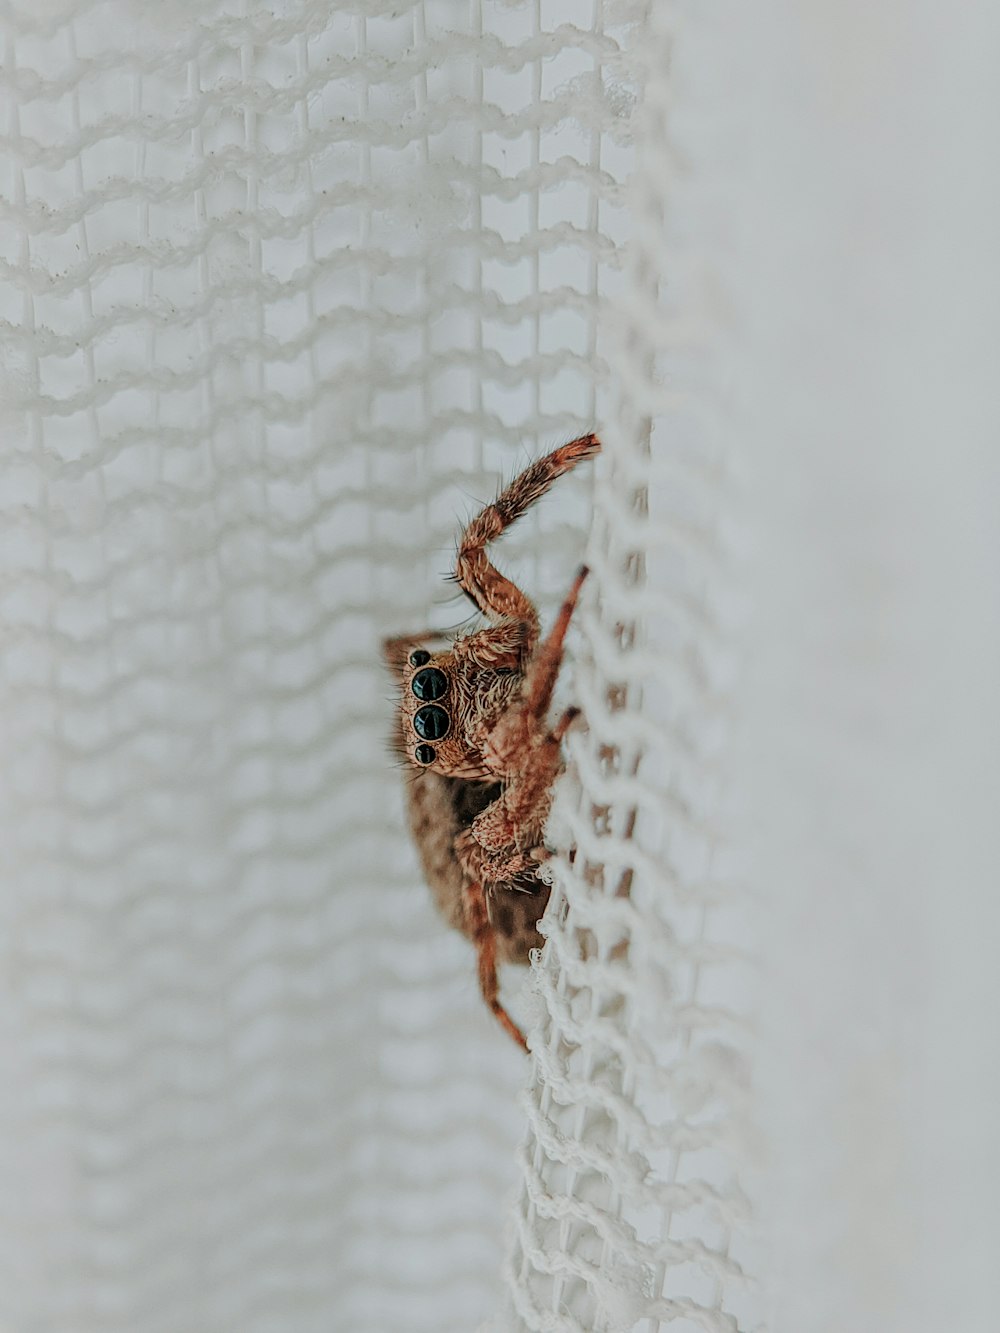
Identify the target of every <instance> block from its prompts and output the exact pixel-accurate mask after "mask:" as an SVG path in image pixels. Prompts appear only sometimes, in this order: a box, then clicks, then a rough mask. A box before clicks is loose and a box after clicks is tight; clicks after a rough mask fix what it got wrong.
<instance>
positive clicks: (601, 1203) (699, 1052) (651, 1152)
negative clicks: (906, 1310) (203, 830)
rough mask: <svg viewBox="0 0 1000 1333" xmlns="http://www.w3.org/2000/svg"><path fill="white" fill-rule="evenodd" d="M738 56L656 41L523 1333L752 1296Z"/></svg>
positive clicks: (531, 1095)
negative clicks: (728, 370) (720, 298)
mask: <svg viewBox="0 0 1000 1333" xmlns="http://www.w3.org/2000/svg"><path fill="white" fill-rule="evenodd" d="M716 21H717V20H716ZM708 31H709V33H710V34H712V26H711V21H710V22H709V26H708ZM712 49H713V48H712V44H711V42H706V40H705V34H704V25H702V24H699V23H698V22H697V21H695V20H693V21H692V22H690V23H689V24H687V25H686V26H685V28H684V30H683V31H682V33H681V34H680V35H678V34H676V33H675V23H674V16H673V14H672V13H671V12H670V11H668V10H667V9H666V8H663V9H657V10H654V11H653V12H652V13H651V14H650V16H649V20H648V22H647V24H646V25H645V26H644V28H643V29H642V32H641V35H640V36H639V40H638V42H637V44H636V48H635V56H636V67H637V74H638V77H639V79H640V83H641V86H642V88H643V93H644V96H643V104H642V108H641V111H640V112H639V115H638V118H637V136H638V144H637V153H638V159H637V165H636V171H635V174H634V176H633V178H632V179H631V180H630V183H629V193H628V199H629V204H630V209H631V220H632V223H633V226H634V228H635V239H634V243H633V244H632V246H631V247H630V254H629V261H628V266H627V276H626V282H625V285H624V289H623V291H622V293H621V296H620V299H619V301H618V303H617V306H616V311H615V315H616V318H615V321H614V322H615V332H614V335H613V347H614V351H613V357H612V365H613V372H614V383H615V385H616V388H617V394H616V399H615V401H614V403H613V404H612V405H611V407H610V410H609V420H608V423H607V426H606V429H605V440H606V454H607V465H608V467H607V476H606V481H605V482H604V483H603V484H602V485H601V487H600V488H599V493H598V497H597V501H596V512H595V518H594V524H593V528H592V532H591V540H590V543H589V545H588V550H587V559H588V562H589V563H590V565H591V566H592V569H593V585H592V588H591V594H592V595H591V597H590V599H589V600H588V601H587V603H586V606H585V608H584V610H583V611H582V612H581V613H580V622H581V624H582V626H583V632H584V635H585V638H586V650H585V652H584V653H583V655H582V659H581V662H580V666H579V668H578V671H577V673H576V690H577V694H578V697H579V699H580V702H581V704H582V705H583V708H584V711H585V714H586V717H587V722H588V730H587V733H586V735H583V736H580V735H576V736H573V737H572V738H571V740H570V742H569V746H568V748H569V752H570V755H571V760H570V767H569V773H568V775H567V779H566V781H565V783H564V784H563V786H562V788H561V792H560V802H559V805H558V807H557V809H556V810H555V811H554V814H553V819H552V821H551V833H552V836H553V838H554V840H555V841H556V842H557V843H558V844H559V845H562V846H566V847H573V848H575V849H576V850H575V858H574V860H573V862H572V864H569V863H568V862H567V861H566V860H563V861H562V862H561V863H559V865H558V869H557V874H556V890H555V894H554V898H553V903H552V904H551V906H550V910H549V913H548V917H547V922H546V927H545V928H544V929H545V930H546V933H547V934H548V946H547V949H546V951H545V954H544V957H543V959H542V962H541V965H540V967H539V969H538V970H537V973H536V976H535V978H534V981H535V987H536V990H537V994H538V999H539V1001H540V1003H539V1004H538V1022H537V1025H536V1027H535V1028H534V1030H533V1033H532V1036H531V1039H530V1040H531V1044H532V1048H533V1057H534V1069H533V1075H534V1077H533V1081H532V1083H531V1085H530V1087H529V1090H528V1093H527V1096H526V1098H525V1106H526V1110H527V1115H528V1134H527V1140H526V1142H525V1144H524V1145H523V1147H522V1149H521V1154H520V1164H521V1171H522V1187H521V1196H520V1200H519V1204H518V1207H517V1209H516V1214H515V1228H514V1241H513V1251H512V1255H511V1258H510V1262H509V1264H508V1269H507V1278H508V1284H509V1290H508V1299H509V1306H508V1313H507V1316H506V1320H507V1322H505V1323H503V1324H502V1325H500V1326H501V1327H503V1328H507V1327H516V1328H518V1329H520V1328H524V1329H531V1330H542V1329H559V1330H561V1331H562V1330H565V1333H591V1331H592V1330H593V1331H597V1330H600V1331H601V1333H606V1331H608V1330H615V1331H616V1333H617V1331H619V1330H620V1331H621V1333H624V1331H625V1330H628V1329H632V1328H642V1329H643V1330H647V1329H649V1330H653V1329H658V1328H661V1327H668V1326H669V1327H670V1328H672V1329H673V1328H678V1329H685V1330H686V1329H692V1330H693V1329H709V1330H725V1329H733V1328H734V1327H736V1322H735V1321H736V1317H737V1316H741V1317H746V1318H750V1317H751V1313H752V1311H751V1305H750V1301H749V1290H748V1284H747V1279H746V1275H745V1273H744V1269H743V1266H742V1262H741V1260H742V1259H743V1256H744V1253H745V1251H746V1245H745V1237H744V1235H743V1233H744V1232H745V1230H746V1226H747V1223H748V1221H749V1203H748V1200H747V1196H746V1192H745V1189H744V1187H743V1185H742V1183H741V1173H742V1169H743V1166H744V1159H745V1156H746V1146H747V1145H746V1140H747V1129H748V1125H747V1119H746V1101H747V1093H748V1074H749V1071H748V1050H747V1039H746V1032H747V1009H746V982H747V963H748V958H747V950H748V941H749V940H750V939H751V938H752V935H751V932H750V931H749V929H748V927H747V923H746V921H745V920H743V919H741V904H742V902H743V901H744V900H745V897H746V894H745V889H744V887H743V885H742V884H740V883H739V882H738V881H737V880H736V878H735V876H734V874H733V872H732V869H731V866H730V865H729V863H728V862H729V857H728V848H727V839H726V835H725V803H724V775H725V771H726V764H725V752H726V738H727V732H728V728H729V721H730V718H731V713H732V706H731V699H730V691H731V682H732V678H733V665H734V660H733V651H732V648H731V645H730V642H729V640H730V639H731V637H732V624H731V622H732V619H733V613H732V600H733V598H732V591H731V588H730V583H731V576H730V575H729V573H728V569H727V566H728V564H729V548H730V546H731V544H732V536H731V532H730V529H731V527H732V519H731V516H730V513H729V511H730V508H731V499H730V491H731V489H732V482H731V479H730V475H729V474H730V460H729V458H728V456H727V455H728V448H727V440H728V438H729V437H728V436H727V433H726V431H725V430H724V424H725V408H726V403H725V396H724V384H723V383H722V382H721V376H720V369H719V367H720V362H719V345H720V343H721V344H723V345H724V343H725V330H724V327H723V326H722V323H721V321H720V319H719V317H718V314H717V312H716V310H715V309H713V299H712V298H713V296H715V295H716V294H717V292H718V290H719V279H720V275H721V268H720V263H719V256H718V253H717V252H715V251H713V248H712V245H711V244H710V243H709V242H717V238H718V236H719V233H720V229H721V231H722V232H723V234H724V232H725V225H726V214H725V211H724V208H725V205H726V204H727V203H728V198H727V196H726V194H725V192H724V191H723V192H722V193H721V195H720V188H719V181H718V179H717V178H716V176H715V174H714V173H713V172H712V171H711V169H710V167H709V168H707V169H706V166H705V164H704V163H703V164H701V169H700V170H699V171H698V172H697V173H695V172H692V171H690V170H687V171H686V170H685V169H684V167H683V165H681V164H682V163H683V160H684V157H685V154H686V153H690V150H691V149H692V147H694V148H699V147H702V146H703V145H705V144H706V143H711V142H712V140H713V137H715V138H717V137H718V131H717V126H716V124H715V122H716V121H717V120H718V113H717V111H716V112H713V110H712V101H711V97H712V96H714V95H715V94H716V93H717V90H718V86H719V83H720V82H724V77H720V71H719V70H718V68H717V67H715V65H714V64H712V63H709V62H705V63H704V64H701V63H700V62H702V61H703V60H704V57H705V56H706V55H707V54H708V53H709V52H710V51H711V50H712ZM725 49H726V48H725V44H724V43H718V42H716V44H715V52H716V53H718V52H723V53H724V52H725ZM668 69H669V70H670V72H671V78H670V79H668V78H667V77H666V71H667V70H668ZM675 80H676V81H677V82H678V83H679V85H680V86H681V87H683V88H684V90H685V98H684V103H685V105H684V110H685V113H686V115H685V119H684V121H683V128H681V129H680V130H678V129H676V128H675V127H674V124H673V114H672V113H673V102H674V97H673V84H674V81H675ZM692 156H693V155H692ZM688 160H691V157H689V159H688ZM667 182H669V183H670V195H669V201H668V197H667V191H666V189H665V185H666V183H667ZM680 219H683V222H680V221H679V220H680ZM706 237H707V238H709V240H708V241H707V240H706ZM668 385H669V387H668ZM741 1326H743V1327H749V1326H750V1325H749V1324H741Z"/></svg>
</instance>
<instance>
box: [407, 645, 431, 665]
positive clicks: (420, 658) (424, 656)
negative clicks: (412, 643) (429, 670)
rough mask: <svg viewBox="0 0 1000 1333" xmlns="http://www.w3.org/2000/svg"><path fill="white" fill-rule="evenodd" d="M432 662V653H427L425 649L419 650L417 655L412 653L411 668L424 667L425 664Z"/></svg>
mask: <svg viewBox="0 0 1000 1333" xmlns="http://www.w3.org/2000/svg"><path fill="white" fill-rule="evenodd" d="M430 660H431V655H430V653H427V652H425V651H424V650H423V648H418V649H417V651H416V652H415V653H410V666H423V664H424V663H425V662H429V661H430Z"/></svg>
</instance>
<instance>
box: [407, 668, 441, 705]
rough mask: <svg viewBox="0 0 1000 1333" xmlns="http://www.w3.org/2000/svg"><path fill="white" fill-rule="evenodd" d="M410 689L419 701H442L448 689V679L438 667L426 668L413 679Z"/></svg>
mask: <svg viewBox="0 0 1000 1333" xmlns="http://www.w3.org/2000/svg"><path fill="white" fill-rule="evenodd" d="M410 689H411V690H412V691H413V693H414V694H415V695H416V696H417V698H418V699H440V698H441V696H442V694H444V693H446V691H447V689H448V677H447V676H446V675H445V674H444V672H443V671H439V670H438V669H437V667H425V668H424V670H423V671H418V672H417V674H416V675H415V676H414V677H413V680H412V681H411V682H410Z"/></svg>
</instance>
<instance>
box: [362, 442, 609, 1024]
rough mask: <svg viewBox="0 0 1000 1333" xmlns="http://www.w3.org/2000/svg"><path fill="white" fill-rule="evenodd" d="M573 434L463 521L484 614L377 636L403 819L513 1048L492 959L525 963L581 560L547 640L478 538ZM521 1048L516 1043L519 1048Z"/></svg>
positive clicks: (516, 505)
mask: <svg viewBox="0 0 1000 1333" xmlns="http://www.w3.org/2000/svg"><path fill="white" fill-rule="evenodd" d="M600 447H601V446H600V442H599V441H598V439H597V437H596V436H595V435H584V436H582V437H581V438H580V439H578V440H574V441H573V442H572V443H571V444H565V445H563V446H562V447H561V448H559V449H555V450H554V451H553V452H552V453H550V454H548V455H547V456H546V457H545V458H540V459H538V461H537V462H535V463H532V464H531V465H530V466H529V467H527V468H526V469H525V470H524V471H523V472H522V473H521V474H520V476H519V477H516V478H515V479H514V481H512V482H511V484H510V485H509V486H508V487H507V488H506V489H505V490H503V491H502V492H501V493H500V495H498V496H497V498H496V500H495V501H494V502H493V503H492V504H489V505H487V506H486V508H485V509H484V510H483V511H482V512H481V513H480V514H479V515H478V516H477V517H476V518H474V519H473V520H472V522H471V523H470V524H469V526H468V527H467V528H466V529H465V532H464V533H463V534H462V539H461V541H460V542H459V546H458V558H457V562H456V567H455V579H456V581H457V582H458V584H459V586H460V587H461V588H462V591H463V592H464V593H465V594H466V596H467V597H469V598H470V599H471V600H472V602H473V603H474V604H475V606H476V607H477V608H478V610H479V611H481V612H482V614H483V615H484V616H485V617H486V619H487V621H488V622H489V624H488V625H487V626H486V627H485V628H484V629H480V630H477V631H476V632H474V633H471V634H467V635H464V636H463V637H461V638H458V639H456V640H454V642H452V643H450V644H449V645H448V647H447V648H446V649H443V650H441V651H439V652H430V651H428V649H427V648H425V647H424V646H423V644H424V643H426V642H432V641H433V640H434V639H435V638H440V637H441V636H440V635H435V634H433V633H432V632H430V631H427V632H425V633H421V634H410V635H401V636H399V637H397V638H392V639H387V640H386V642H385V644H384V646H383V651H384V654H385V658H386V660H387V662H388V663H389V666H390V668H391V669H392V671H393V672H394V674H395V675H396V677H397V679H398V682H399V684H400V687H401V694H400V707H399V714H398V717H397V725H396V734H395V744H396V748H397V749H398V750H399V752H400V753H401V754H402V755H403V756H404V757H405V759H406V760H407V761H408V763H409V765H410V766H411V768H412V770H413V772H412V781H411V783H410V787H409V816H410V828H411V831H412V833H413V837H414V840H415V842H416V845H417V849H418V851H419V853H420V857H421V860H422V862H423V868H424V873H425V874H426V876H427V879H428V882H429V884H430V886H431V888H432V890H433V892H434V895H435V898H436V901H437V904H438V907H439V908H440V909H441V912H442V914H443V915H444V917H445V918H446V920H447V921H448V922H449V924H450V925H452V926H455V927H456V928H457V929H459V930H461V931H462V933H463V934H465V935H467V936H468V937H469V939H470V940H471V941H472V943H473V945H474V946H475V949H476V954H477V957H478V962H479V984H480V987H481V989H482V993H483V998H484V999H485V1001H486V1003H487V1004H488V1005H489V1007H490V1009H491V1010H492V1011H493V1013H494V1014H495V1015H496V1016H497V1018H498V1019H499V1021H500V1023H501V1024H502V1025H503V1026H504V1028H506V1030H507V1031H508V1032H509V1033H510V1035H511V1036H512V1037H513V1038H514V1040H515V1041H516V1042H518V1043H519V1045H521V1046H522V1047H525V1040H524V1036H523V1034H522V1033H521V1031H520V1029H519V1028H518V1027H517V1025H516V1024H515V1023H514V1021H513V1019H512V1018H511V1017H510V1015H509V1014H508V1013H507V1011H506V1009H504V1007H503V1005H502V1004H501V1003H500V999H499V987H498V982H497V963H498V961H499V962H522V963H523V962H527V958H528V952H529V950H530V949H531V948H533V947H535V946H536V945H538V944H540V942H541V940H540V937H539V935H538V933H537V930H536V926H537V923H538V921H539V920H540V919H541V916H542V913H543V912H544V911H545V906H546V903H547V902H548V896H549V889H548V885H546V884H545V883H544V882H543V881H542V880H541V879H540V878H539V875H538V867H539V863H540V862H541V861H543V860H544V859H545V857H546V856H547V851H546V848H545V846H544V843H543V830H544V826H545V820H546V818H547V817H548V813H549V807H550V805H551V803H552V784H553V782H554V781H555V778H556V776H557V774H558V773H559V770H560V768H561V764H562V756H561V741H562V738H563V736H564V735H565V733H566V730H567V728H568V727H569V726H570V724H571V723H572V721H573V719H574V718H575V717H576V716H577V714H578V712H579V709H576V708H570V709H567V710H566V712H564V713H563V715H562V717H561V718H560V719H559V720H558V721H557V722H556V724H555V726H554V727H552V728H550V727H549V725H548V722H547V714H548V711H549V706H550V704H551V701H552V692H553V689H554V688H555V683H556V678H557V676H558V674H559V667H560V664H561V662H562V652H563V639H564V638H565V636H566V630H567V628H568V627H569V622H570V617H571V616H572V614H573V608H574V607H575V606H576V601H577V597H578V596H579V592H580V588H581V586H582V584H583V580H584V578H585V577H586V574H587V571H586V569H581V570H580V572H579V573H578V574H577V576H576V579H575V580H574V582H573V586H572V587H571V588H570V590H569V594H568V595H567V597H566V600H565V601H564V602H563V604H562V607H561V608H560V610H559V614H558V615H557V617H556V621H555V624H554V625H553V627H552V629H551V630H550V631H549V634H548V637H547V638H546V639H544V640H540V636H541V627H540V624H539V619H538V612H537V610H536V609H535V607H534V605H533V604H532V602H531V601H530V599H529V598H528V597H526V596H525V594H524V593H523V592H522V591H521V590H520V588H517V587H516V586H515V585H514V584H513V583H511V581H510V580H509V579H507V578H505V577H504V576H503V574H501V573H500V572H499V570H497V569H496V568H495V567H494V566H493V565H492V564H491V563H490V560H489V557H488V556H487V554H486V548H487V546H488V545H489V543H490V542H491V541H494V540H495V539H496V538H497V537H499V536H500V534H501V533H502V532H503V531H504V530H505V529H506V528H508V527H510V525H511V524H512V523H513V522H514V521H515V520H516V519H517V518H519V517H520V516H521V514H523V513H524V511H525V510H526V509H528V508H529V507H530V506H531V505H533V504H534V503H535V501H536V500H538V499H540V498H541V497H542V496H543V495H544V494H545V492H546V491H547V490H548V489H549V487H550V486H551V485H552V483H553V482H554V481H555V480H556V478H557V477H561V476H562V475H563V473H565V472H569V471H570V469H571V468H574V467H575V466H576V465H577V463H579V462H581V461H582V460H583V459H585V458H589V457H590V456H591V455H592V454H595V453H597V452H598V450H599V449H600ZM525 1048H526V1047H525Z"/></svg>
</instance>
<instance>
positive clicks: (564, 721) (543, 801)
mask: <svg viewBox="0 0 1000 1333" xmlns="http://www.w3.org/2000/svg"><path fill="white" fill-rule="evenodd" d="M586 577H587V570H586V568H585V567H584V568H583V569H581V570H580V572H579V574H578V575H577V576H576V578H575V579H574V581H573V586H572V587H571V588H570V590H569V593H568V594H567V596H566V600H565V601H564V602H563V604H562V606H561V607H560V610H559V614H558V616H557V617H556V621H555V624H554V625H553V626H552V629H551V630H550V631H549V633H548V636H547V637H546V639H545V642H544V643H543V644H542V645H541V647H540V648H539V649H538V651H537V652H536V654H535V657H534V658H533V659H532V662H531V664H530V665H529V667H528V674H527V677H526V678H525V683H524V689H523V692H522V695H521V698H520V699H519V700H518V702H517V703H516V704H514V705H513V707H512V708H510V710H509V711H508V712H507V713H506V714H505V715H504V716H503V717H502V718H501V719H500V720H499V722H498V723H497V725H496V727H495V728H494V729H493V731H492V732H491V734H490V736H489V738H488V741H487V745H486V753H487V758H488V761H489V767H490V770H491V771H492V772H494V773H495V774H496V775H497V776H498V777H500V778H501V779H502V780H503V781H504V784H505V785H504V789H503V792H502V793H501V795H500V796H499V797H498V798H497V799H496V800H495V801H494V802H493V803H492V805H489V806H487V808H486V809H485V810H483V811H481V812H480V813H479V814H478V815H477V816H476V818H475V819H474V820H473V821H472V825H471V828H470V829H469V830H468V835H469V836H468V837H467V839H466V842H465V846H464V848H463V860H464V863H465V865H466V866H467V867H468V871H467V873H470V874H472V873H475V874H478V875H479V876H480V877H481V878H483V879H485V880H487V881H488V882H491V883H492V882H494V881H500V880H504V879H510V878H512V877H513V876H514V875H515V874H519V873H521V870H522V869H523V868H525V866H526V865H530V864H537V863H538V861H539V860H541V859H543V858H544V848H543V846H542V830H543V828H544V825H545V820H546V818H547V817H548V813H549V807H550V805H551V795H552V784H553V782H554V781H555V778H556V774H557V773H558V772H559V767H560V764H561V762H562V756H561V749H560V741H561V740H562V737H563V735H564V734H565V732H566V730H567V728H568V727H569V726H570V725H571V724H572V722H573V721H574V719H575V718H576V717H577V716H578V715H579V712H580V710H579V709H578V708H569V709H567V710H566V712H565V713H563V715H562V717H561V718H560V719H559V721H558V722H557V724H556V726H555V727H554V728H552V729H551V730H547V729H546V723H545V716H546V713H547V711H548V706H549V704H550V703H551V700H552V691H553V689H554V687H555V682H556V678H557V677H558V675H559V667H560V665H561V663H562V654H563V643H564V641H565V638H566V631H567V629H568V628H569V622H570V619H571V617H572V615H573V610H574V608H575V606H576V604H577V600H578V598H579V596H580V589H581V588H582V586H583V582H584V579H585V578H586ZM473 840H474V842H476V843H478V844H479V846H480V847H481V848H482V853H480V854H479V859H478V862H477V861H476V858H475V855H474V853H473V849H472V846H471V845H470V843H471V842H472V841H473ZM473 867H475V869H474V870H473Z"/></svg>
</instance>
